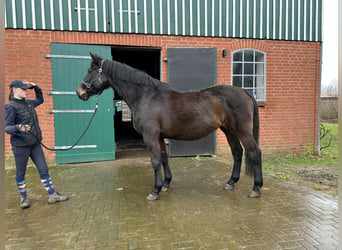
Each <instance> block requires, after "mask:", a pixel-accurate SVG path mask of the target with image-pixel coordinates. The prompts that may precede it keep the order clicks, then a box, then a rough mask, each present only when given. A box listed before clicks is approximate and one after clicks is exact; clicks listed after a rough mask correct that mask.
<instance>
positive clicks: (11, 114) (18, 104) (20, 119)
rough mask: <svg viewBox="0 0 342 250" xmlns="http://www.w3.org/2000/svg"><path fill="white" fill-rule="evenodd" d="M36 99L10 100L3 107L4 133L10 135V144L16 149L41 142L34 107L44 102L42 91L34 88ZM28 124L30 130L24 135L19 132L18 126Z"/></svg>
mask: <svg viewBox="0 0 342 250" xmlns="http://www.w3.org/2000/svg"><path fill="white" fill-rule="evenodd" d="M34 91H35V93H36V99H34V100H24V99H22V100H20V99H15V98H12V99H11V100H10V101H9V102H8V103H7V104H6V106H5V112H6V113H5V131H6V133H8V134H10V135H11V144H12V145H13V146H18V147H29V146H32V145H35V144H37V143H39V142H40V141H41V140H42V133H41V130H40V127H39V122H38V117H37V113H36V111H35V109H34V108H35V107H37V106H38V105H40V104H42V103H43V102H44V98H43V93H42V90H41V89H40V88H39V87H38V86H35V87H34ZM24 124H28V125H30V126H31V130H30V131H29V132H28V133H26V132H22V131H21V130H20V126H21V125H24Z"/></svg>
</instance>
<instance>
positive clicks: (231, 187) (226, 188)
mask: <svg viewBox="0 0 342 250" xmlns="http://www.w3.org/2000/svg"><path fill="white" fill-rule="evenodd" d="M223 189H224V190H233V189H234V186H232V185H229V184H228V183H227V184H226V185H225V186H224V187H223Z"/></svg>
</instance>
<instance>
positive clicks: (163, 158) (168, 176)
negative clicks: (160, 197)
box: [159, 138, 172, 191]
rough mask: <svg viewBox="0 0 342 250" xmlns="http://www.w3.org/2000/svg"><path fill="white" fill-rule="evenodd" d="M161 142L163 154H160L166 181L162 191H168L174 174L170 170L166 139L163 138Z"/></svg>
mask: <svg viewBox="0 0 342 250" xmlns="http://www.w3.org/2000/svg"><path fill="white" fill-rule="evenodd" d="M159 143H160V149H161V156H160V157H161V163H162V165H163V168H164V182H163V187H162V191H167V190H169V188H170V182H171V180H172V174H171V170H170V167H169V163H168V158H167V153H166V147H165V143H164V139H162V138H161V139H160V141H159Z"/></svg>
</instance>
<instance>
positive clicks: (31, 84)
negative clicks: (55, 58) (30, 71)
mask: <svg viewBox="0 0 342 250" xmlns="http://www.w3.org/2000/svg"><path fill="white" fill-rule="evenodd" d="M23 83H25V84H26V85H28V86H30V87H32V88H33V87H34V86H37V84H35V83H34V82H29V81H27V80H23Z"/></svg>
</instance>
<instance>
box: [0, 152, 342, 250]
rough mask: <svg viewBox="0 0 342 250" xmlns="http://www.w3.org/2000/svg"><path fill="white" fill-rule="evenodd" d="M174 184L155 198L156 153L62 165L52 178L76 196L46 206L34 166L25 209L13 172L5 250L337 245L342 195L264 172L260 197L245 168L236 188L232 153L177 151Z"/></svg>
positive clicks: (29, 175)
mask: <svg viewBox="0 0 342 250" xmlns="http://www.w3.org/2000/svg"><path fill="white" fill-rule="evenodd" d="M170 166H171V170H172V172H173V181H172V184H171V189H170V190H169V191H168V192H165V193H164V192H163V193H161V198H160V200H157V201H154V202H148V201H147V200H146V199H145V198H146V196H147V194H148V193H149V192H150V191H151V190H152V186H153V183H154V177H153V176H154V175H153V170H152V167H151V166H150V161H149V159H145V158H141V159H136V160H128V161H124V160H121V161H113V162H97V163H88V164H70V165H60V166H57V167H51V168H50V174H51V176H52V180H53V183H54V185H55V187H56V189H57V190H58V191H59V192H61V193H66V194H68V195H69V196H70V200H69V201H66V202H61V203H56V204H52V205H49V204H47V194H46V193H45V190H44V189H43V188H42V187H41V184H40V180H39V178H38V174H37V170H36V169H35V168H34V167H30V168H28V170H27V183H28V185H27V187H28V193H29V195H30V200H31V207H30V208H29V209H25V210H23V209H21V208H20V207H19V200H20V199H19V195H18V192H17V190H16V187H15V183H14V170H7V172H6V194H5V200H6V211H5V229H6V234H5V240H6V242H5V243H6V245H5V249H163V250H164V249H172V250H173V249H215V250H216V249H263V250H264V249H325V250H329V249H337V221H338V219H337V218H338V211H337V200H336V199H335V198H333V197H330V196H328V195H325V194H322V193H320V192H318V191H313V190H310V189H308V188H305V187H300V186H293V184H290V183H285V182H283V181H279V180H276V179H274V178H271V177H267V176H265V177H264V183H265V184H264V187H263V189H262V196H261V198H260V199H249V198H248V197H247V194H248V193H249V192H250V190H251V188H252V186H253V183H252V180H251V178H249V177H246V176H244V175H243V174H242V175H241V180H240V182H239V183H238V184H237V185H236V187H235V190H233V191H225V190H223V188H222V187H223V185H224V183H225V182H226V181H227V179H228V178H229V176H230V174H231V161H230V159H225V158H219V157H215V158H206V157H203V158H189V157H187V158H171V159H170Z"/></svg>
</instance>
